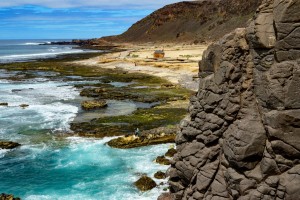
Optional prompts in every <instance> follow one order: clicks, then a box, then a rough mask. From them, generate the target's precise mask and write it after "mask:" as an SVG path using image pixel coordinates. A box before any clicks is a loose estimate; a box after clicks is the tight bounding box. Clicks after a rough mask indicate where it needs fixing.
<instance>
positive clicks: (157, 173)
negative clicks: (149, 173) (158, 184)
mask: <svg viewBox="0 0 300 200" xmlns="http://www.w3.org/2000/svg"><path fill="white" fill-rule="evenodd" d="M154 178H157V179H165V178H166V173H164V172H162V171H158V172H156V173H155V174H154Z"/></svg>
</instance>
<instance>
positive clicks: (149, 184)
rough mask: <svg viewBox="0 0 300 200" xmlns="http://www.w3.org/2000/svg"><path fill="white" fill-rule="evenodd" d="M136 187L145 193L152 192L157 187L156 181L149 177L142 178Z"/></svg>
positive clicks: (136, 183)
mask: <svg viewBox="0 0 300 200" xmlns="http://www.w3.org/2000/svg"><path fill="white" fill-rule="evenodd" d="M134 185H135V186H136V187H137V188H138V189H139V190H141V191H143V192H145V191H148V190H151V189H153V188H155V187H156V186H157V185H156V183H155V181H153V180H152V179H151V178H150V177H148V176H142V177H141V178H140V179H139V180H137V181H136V182H135V183H134Z"/></svg>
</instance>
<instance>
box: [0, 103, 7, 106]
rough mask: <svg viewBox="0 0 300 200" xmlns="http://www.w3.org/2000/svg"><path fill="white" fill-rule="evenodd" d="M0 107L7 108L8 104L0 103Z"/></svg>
mask: <svg viewBox="0 0 300 200" xmlns="http://www.w3.org/2000/svg"><path fill="white" fill-rule="evenodd" d="M0 106H8V103H0Z"/></svg>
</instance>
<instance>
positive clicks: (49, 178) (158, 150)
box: [0, 72, 169, 200]
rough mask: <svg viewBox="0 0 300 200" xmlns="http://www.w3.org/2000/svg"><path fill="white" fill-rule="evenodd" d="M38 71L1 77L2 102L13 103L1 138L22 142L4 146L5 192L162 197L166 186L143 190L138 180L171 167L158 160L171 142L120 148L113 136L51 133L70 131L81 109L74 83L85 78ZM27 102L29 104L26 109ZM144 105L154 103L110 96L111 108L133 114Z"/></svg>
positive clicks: (0, 114)
mask: <svg viewBox="0 0 300 200" xmlns="http://www.w3.org/2000/svg"><path fill="white" fill-rule="evenodd" d="M5 73H7V72H5ZM35 73H39V75H40V76H42V77H41V78H38V79H30V80H25V81H20V82H12V81H7V80H0V102H8V103H9V106H8V107H0V139H7V140H12V141H17V142H20V143H21V144H22V146H21V147H19V148H17V149H15V150H0V180H1V181H0V192H6V193H13V194H15V195H16V196H20V197H21V198H22V199H27V200H35V199H38V200H43V199H44V200H46V199H51V200H55V199H57V200H65V199H68V200H73V199H74V200H77V199H90V200H93V199H103V200H114V199H115V200H129V199H130V200H131V199H141V200H150V199H151V200H152V199H156V198H157V196H158V195H159V193H160V192H162V190H163V188H164V187H165V186H160V187H158V188H155V189H153V190H151V191H149V192H145V193H141V192H139V191H138V190H137V189H136V188H135V186H134V185H133V182H135V181H136V180H137V179H138V178H139V177H140V174H141V173H145V174H147V175H148V176H150V177H153V175H154V173H155V172H156V171H158V170H166V169H167V166H162V165H159V164H156V163H154V162H153V160H154V159H155V158H156V157H157V156H159V155H161V154H163V153H164V152H165V151H166V150H167V149H168V147H169V145H168V144H165V145H158V146H150V147H143V148H136V149H126V150H120V149H113V148H110V147H109V146H108V145H107V144H106V143H107V142H108V141H109V140H110V139H112V138H105V139H101V140H100V139H99V140H97V139H87V138H80V137H69V138H66V139H63V138H58V139H57V138H54V137H53V136H52V135H51V134H52V133H51V132H52V131H53V130H60V131H65V130H68V129H69V122H70V121H72V120H73V118H74V117H75V116H76V113H77V112H78V111H79V105H80V104H79V103H80V101H78V98H79V91H77V90H76V89H75V88H74V87H73V85H74V84H77V83H78V82H84V81H83V80H80V81H75V80H74V81H67V82H63V81H59V80H56V81H53V80H50V79H49V78H47V77H48V76H52V75H53V74H51V73H42V72H35ZM12 74H13V73H12ZM14 74H15V73H14ZM9 75H10V74H9V73H7V74H6V75H5V76H6V77H9ZM75 78H76V79H80V77H75ZM15 89H17V91H13V90H15ZM22 103H26V104H29V107H28V108H26V109H22V108H20V107H19V105H20V104H22ZM128 105H129V108H127V109H126V106H128ZM143 106H144V107H147V106H149V105H146V104H145V105H144V104H141V105H138V104H134V103H133V102H129V101H128V102H119V101H109V107H108V108H107V109H106V110H105V112H107V113H109V112H111V113H116V112H119V113H122V112H123V111H122V110H124V112H123V113H127V112H132V111H133V110H134V109H136V108H137V107H143ZM150 106H151V105H150ZM115 107H119V110H118V109H117V110H116V109H115ZM120 109H121V110H120ZM105 112H104V113H105ZM45 138H46V139H45ZM154 180H155V181H157V183H158V184H159V183H160V182H161V180H156V179H154ZM164 182H165V181H164Z"/></svg>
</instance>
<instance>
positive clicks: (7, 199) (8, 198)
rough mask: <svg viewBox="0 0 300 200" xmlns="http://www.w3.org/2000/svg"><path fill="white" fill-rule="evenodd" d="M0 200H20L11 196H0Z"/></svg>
mask: <svg viewBox="0 0 300 200" xmlns="http://www.w3.org/2000/svg"><path fill="white" fill-rule="evenodd" d="M0 200H21V199H20V198H19V197H14V195H12V194H4V193H2V194H0Z"/></svg>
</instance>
